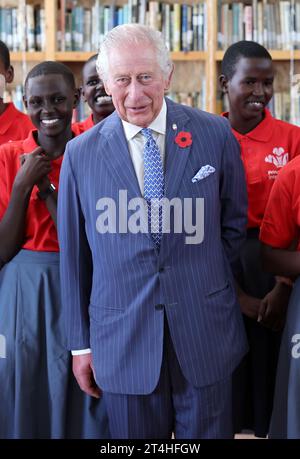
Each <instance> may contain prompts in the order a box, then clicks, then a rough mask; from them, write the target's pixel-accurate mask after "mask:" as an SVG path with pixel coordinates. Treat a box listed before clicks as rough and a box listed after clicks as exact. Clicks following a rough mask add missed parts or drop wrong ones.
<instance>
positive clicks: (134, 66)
mask: <svg viewBox="0 0 300 459" xmlns="http://www.w3.org/2000/svg"><path fill="white" fill-rule="evenodd" d="M171 76H172V72H170V75H169V77H168V78H166V77H165V76H164V75H163V72H162V70H161V68H160V66H159V64H158V62H157V57H156V54H155V51H154V49H153V48H152V47H149V46H148V47H146V46H143V45H134V46H131V47H130V48H129V47H125V46H124V47H121V48H118V49H114V50H112V51H111V53H110V55H109V70H108V79H107V81H106V82H105V89H106V92H107V93H108V94H110V95H111V96H112V100H113V103H114V106H115V108H116V110H117V112H118V114H119V116H120V118H121V119H122V120H124V121H128V122H129V123H131V124H135V125H137V126H141V127H147V126H149V125H150V124H151V122H152V121H153V120H154V119H155V118H156V117H157V115H158V114H159V112H160V110H161V107H162V104H163V98H164V93H165V90H167V89H168V88H169V86H170V82H171Z"/></svg>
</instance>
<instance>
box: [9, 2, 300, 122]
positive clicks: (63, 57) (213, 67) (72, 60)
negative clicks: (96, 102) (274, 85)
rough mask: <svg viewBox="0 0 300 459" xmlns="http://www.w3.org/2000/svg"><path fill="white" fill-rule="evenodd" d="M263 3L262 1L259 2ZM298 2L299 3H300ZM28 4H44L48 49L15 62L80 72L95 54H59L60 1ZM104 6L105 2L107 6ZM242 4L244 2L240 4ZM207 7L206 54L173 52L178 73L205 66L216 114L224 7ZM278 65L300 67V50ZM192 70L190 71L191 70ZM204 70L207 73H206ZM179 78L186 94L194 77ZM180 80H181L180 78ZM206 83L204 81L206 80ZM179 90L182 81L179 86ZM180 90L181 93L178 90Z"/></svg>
mask: <svg viewBox="0 0 300 459" xmlns="http://www.w3.org/2000/svg"><path fill="white" fill-rule="evenodd" d="M259 1H261V0H259ZM297 1H298V0H297ZM165 2H168V3H171V4H174V3H175V2H174V1H171V0H165ZM27 3H31V4H38V3H39V4H42V5H43V7H44V8H45V34H46V38H45V43H46V48H45V50H44V52H12V53H11V59H12V61H13V62H18V61H21V62H22V61H25V62H31V61H32V62H34V63H36V62H39V61H42V60H44V59H47V60H59V61H61V62H65V63H66V64H67V65H70V66H71V67H72V69H75V70H76V72H78V71H79V69H80V67H81V65H82V63H83V62H85V61H86V60H87V59H88V58H89V57H90V56H91V55H92V54H94V53H95V52H92V51H89V52H87V51H84V52H81V51H59V49H58V44H57V24H58V23H59V19H60V18H59V15H61V12H60V11H59V9H58V5H59V0H27ZM103 3H104V2H101V4H103ZM125 3H126V0H116V1H114V0H107V1H106V2H105V4H106V5H111V4H119V5H124V4H125ZM178 3H181V4H188V5H193V4H195V3H198V2H197V1H196V0H195V1H193V0H179V2H178ZM222 3H228V4H233V3H237V2H235V1H234V0H226V1H225V0H224V2H222ZM239 3H241V2H239ZM243 3H244V4H245V5H246V4H247V5H249V4H250V3H251V2H250V1H247V2H243ZM92 4H93V1H92V0H82V1H80V0H78V2H77V5H79V6H87V5H92ZM205 4H206V40H205V51H188V52H183V51H176V52H172V53H171V55H172V58H173V60H174V62H175V63H176V73H177V71H178V70H177V69H178V66H180V65H182V66H185V65H186V66H187V69H190V68H192V69H195V68H196V67H193V63H195V64H201V65H202V66H203V67H201V71H198V68H197V70H193V72H195V75H193V78H192V79H193V84H194V83H195V82H196V81H197V78H199V86H198V90H199V91H200V87H201V83H202V82H201V81H200V79H201V75H203V72H204V74H205V97H206V98H205V105H206V110H208V111H210V112H213V113H215V112H216V107H217V97H216V96H217V76H218V75H217V73H218V65H219V63H220V61H221V60H222V58H223V56H224V51H222V50H218V17H219V13H220V10H219V11H218V8H219V6H220V3H219V2H218V0H205ZM270 53H271V55H272V57H273V59H274V61H278V62H283V61H286V62H287V63H288V62H289V61H293V62H296V63H297V62H299V63H300V49H299V50H295V51H294V50H271V51H270ZM188 66H189V67H188ZM202 68H203V70H202ZM178 73H179V78H181V80H182V81H181V83H182V88H183V89H182V90H183V91H185V87H186V78H187V75H188V77H189V79H190V73H189V71H188V70H187V71H186V72H184V71H182V70H181V71H180V72H178ZM177 80H178V78H177ZM202 80H203V79H202ZM176 87H177V88H178V81H177V82H176ZM176 90H178V89H176ZM194 91H197V84H195V89H194Z"/></svg>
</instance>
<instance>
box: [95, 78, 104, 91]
mask: <svg viewBox="0 0 300 459" xmlns="http://www.w3.org/2000/svg"><path fill="white" fill-rule="evenodd" d="M103 88H104V84H103V81H101V80H100V81H98V83H97V84H96V89H103Z"/></svg>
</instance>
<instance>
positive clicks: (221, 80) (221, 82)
mask: <svg viewBox="0 0 300 459" xmlns="http://www.w3.org/2000/svg"><path fill="white" fill-rule="evenodd" d="M219 85H220V88H221V90H222V93H223V94H227V93H228V78H227V77H226V76H225V75H223V74H222V75H220V76H219Z"/></svg>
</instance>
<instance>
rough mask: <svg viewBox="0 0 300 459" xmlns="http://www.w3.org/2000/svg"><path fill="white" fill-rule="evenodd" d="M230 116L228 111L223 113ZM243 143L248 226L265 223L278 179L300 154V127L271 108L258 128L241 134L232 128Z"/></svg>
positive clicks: (241, 144)
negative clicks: (276, 179) (269, 201)
mask: <svg viewBox="0 0 300 459" xmlns="http://www.w3.org/2000/svg"><path fill="white" fill-rule="evenodd" d="M222 115H223V116H226V117H228V113H223V114H222ZM232 132H233V134H234V135H235V137H236V139H237V140H238V142H239V144H240V146H241V157H242V160H243V163H244V168H245V173H246V181H247V190H248V227H249V228H258V227H260V225H261V222H262V219H263V216H264V212H265V208H266V204H267V201H268V198H269V195H270V192H271V189H272V186H273V184H274V179H275V178H276V177H277V175H278V172H279V171H280V169H282V167H283V166H284V165H285V164H286V163H287V162H288V161H290V160H291V159H292V158H294V157H295V156H297V155H298V154H300V128H299V127H297V126H294V125H293V124H290V123H286V122H284V121H281V120H277V119H276V118H273V117H272V115H271V113H270V112H269V110H267V109H266V110H265V117H264V119H263V120H262V122H261V123H259V125H258V126H256V128H255V129H253V130H252V131H250V132H248V133H247V134H244V135H242V134H240V133H238V132H237V131H235V130H234V129H232Z"/></svg>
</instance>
